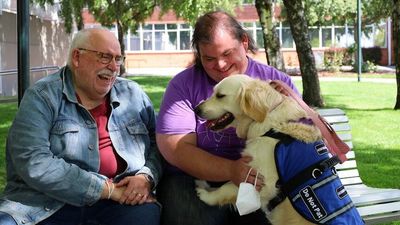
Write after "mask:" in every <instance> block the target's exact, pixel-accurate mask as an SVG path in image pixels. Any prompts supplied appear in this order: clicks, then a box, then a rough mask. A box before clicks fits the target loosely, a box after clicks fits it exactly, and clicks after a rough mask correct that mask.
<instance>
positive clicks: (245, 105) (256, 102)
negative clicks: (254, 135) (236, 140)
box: [238, 80, 267, 123]
mask: <svg viewBox="0 0 400 225" xmlns="http://www.w3.org/2000/svg"><path fill="white" fill-rule="evenodd" d="M259 82H260V81H257V80H254V81H251V82H248V83H244V84H243V85H242V86H241V88H240V89H239V93H238V101H239V105H240V108H241V110H242V111H243V112H244V114H246V115H247V116H249V117H250V118H252V119H253V120H255V121H257V122H260V123H261V122H262V121H264V119H265V117H266V116H267V108H266V107H265V104H263V102H262V101H265V99H263V98H262V97H261V96H260V93H261V90H260V88H262V87H260V85H258V83H259Z"/></svg>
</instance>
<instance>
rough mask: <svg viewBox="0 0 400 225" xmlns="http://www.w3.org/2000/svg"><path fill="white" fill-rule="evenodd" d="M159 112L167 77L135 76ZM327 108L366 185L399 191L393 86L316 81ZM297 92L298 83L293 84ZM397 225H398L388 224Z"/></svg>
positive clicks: (0, 182)
mask: <svg viewBox="0 0 400 225" xmlns="http://www.w3.org/2000/svg"><path fill="white" fill-rule="evenodd" d="M130 79H132V80H135V81H136V82H138V83H139V84H140V85H141V86H142V87H143V88H144V90H145V91H146V93H147V94H148V95H149V97H150V98H151V99H152V101H153V103H154V106H155V108H156V110H158V109H159V106H160V102H161V99H162V95H163V93H164V89H165V87H166V85H167V84H168V81H169V80H170V79H171V77H165V76H163V77H160V76H148V77H144V76H135V77H130ZM320 83H321V92H322V95H323V98H324V101H325V103H326V106H325V107H327V108H334V107H338V108H341V109H343V110H344V111H345V112H346V113H347V115H348V117H349V118H350V125H351V127H352V135H353V145H354V151H355V152H356V158H357V163H358V168H359V171H360V174H361V177H362V179H363V181H364V183H366V184H367V185H369V186H372V187H382V188H397V189H400V182H399V180H400V173H399V172H398V171H399V170H400V138H399V137H400V111H394V110H393V106H394V104H395V96H396V84H394V83H393V84H383V83H366V82H361V83H358V82H356V79H355V81H354V82H349V81H322V80H321V81H320ZM296 85H297V87H298V88H299V89H301V81H296ZM16 108H17V106H16V103H2V104H0V115H1V116H0V148H1V152H0V188H2V187H3V186H4V179H5V172H4V170H5V163H4V161H5V159H4V149H5V139H6V135H7V130H8V128H9V126H10V125H11V121H12V119H13V117H14V114H15V111H16ZM388 224H391V225H400V222H393V223H388Z"/></svg>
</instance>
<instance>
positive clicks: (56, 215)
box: [0, 28, 161, 225]
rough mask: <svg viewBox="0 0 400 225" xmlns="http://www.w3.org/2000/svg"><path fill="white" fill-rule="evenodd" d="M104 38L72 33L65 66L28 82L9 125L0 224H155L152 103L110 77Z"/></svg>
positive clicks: (113, 65) (111, 58) (116, 63)
mask: <svg viewBox="0 0 400 225" xmlns="http://www.w3.org/2000/svg"><path fill="white" fill-rule="evenodd" d="M123 62H124V57H123V56H122V55H121V50H120V45H119V42H118V40H117V39H116V37H115V36H114V34H112V33H111V32H109V31H108V30H106V29H103V28H92V29H85V30H82V31H79V32H78V33H77V34H76V35H75V37H74V39H73V40H72V44H71V48H70V52H69V58H68V63H67V66H65V67H63V68H61V69H60V70H59V71H58V72H57V73H55V74H52V75H50V76H48V77H45V78H43V79H42V80H40V81H38V82H37V83H36V84H35V85H34V86H33V87H31V88H29V89H28V90H27V91H26V93H25V95H24V97H23V99H22V101H21V104H20V107H19V110H18V112H17V115H16V117H15V120H14V122H13V124H12V126H11V129H10V131H9V135H8V139H7V146H6V156H7V184H6V187H5V190H4V193H3V195H2V196H1V198H0V224H18V225H20V224H25V225H26V224H40V225H47V224H57V225H59V224H65V225H76V224H88V223H90V224H109V225H129V224H135V225H137V224H143V225H149V224H152V225H153V224H154V225H155V224H158V223H159V215H160V207H159V205H158V204H157V202H156V200H155V198H154V196H153V194H152V191H153V190H154V188H155V186H156V184H157V183H158V180H159V178H160V176H161V161H160V160H161V157H160V154H159V152H158V149H157V147H156V143H155V114H154V109H153V106H152V104H151V102H150V100H149V98H148V97H147V96H146V94H145V93H144V92H143V91H142V90H141V88H140V87H139V86H138V84H136V83H134V82H133V81H129V80H126V79H124V78H119V77H117V75H118V73H119V67H120V65H121V64H122V63H123Z"/></svg>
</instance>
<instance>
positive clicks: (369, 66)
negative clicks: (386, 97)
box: [361, 60, 378, 73]
mask: <svg viewBox="0 0 400 225" xmlns="http://www.w3.org/2000/svg"><path fill="white" fill-rule="evenodd" d="M377 69H378V67H377V66H376V65H375V63H373V62H371V61H368V60H367V61H364V62H363V64H362V66H361V71H362V72H363V73H367V72H376V70H377Z"/></svg>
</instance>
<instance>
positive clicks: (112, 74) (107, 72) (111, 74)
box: [97, 69, 118, 77]
mask: <svg viewBox="0 0 400 225" xmlns="http://www.w3.org/2000/svg"><path fill="white" fill-rule="evenodd" d="M97 74H98V75H106V76H109V77H116V76H117V75H118V73H117V72H113V71H111V70H109V69H102V70H100V71H99V72H98V73H97Z"/></svg>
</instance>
